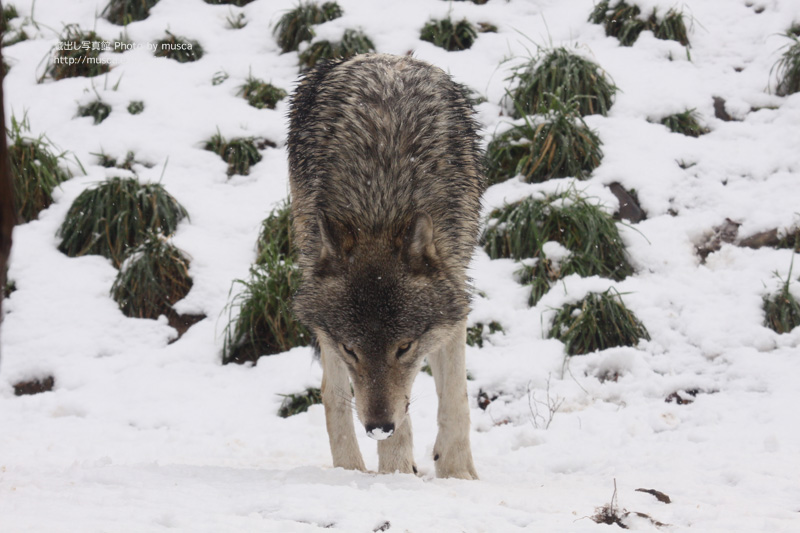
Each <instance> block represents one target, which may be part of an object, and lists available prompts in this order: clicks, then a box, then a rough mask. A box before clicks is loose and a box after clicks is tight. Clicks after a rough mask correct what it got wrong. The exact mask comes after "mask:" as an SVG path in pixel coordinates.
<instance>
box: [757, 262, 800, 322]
mask: <svg viewBox="0 0 800 533" xmlns="http://www.w3.org/2000/svg"><path fill="white" fill-rule="evenodd" d="M791 276H792V273H791V270H790V272H789V275H788V276H787V277H786V280H784V281H783V283H782V284H781V287H780V289H779V290H778V292H776V293H774V294H771V295H767V296H764V304H763V307H764V325H765V326H766V327H768V328H770V329H771V330H773V331H775V332H777V333H789V332H790V331H792V330H793V329H794V328H796V327H797V326H800V303H798V302H797V300H796V299H795V297H794V295H793V294H792V293H791V292H790V291H789V288H790V284H791Z"/></svg>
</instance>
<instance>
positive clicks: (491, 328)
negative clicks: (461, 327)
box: [467, 320, 503, 348]
mask: <svg viewBox="0 0 800 533" xmlns="http://www.w3.org/2000/svg"><path fill="white" fill-rule="evenodd" d="M498 331H503V326H502V325H500V323H499V322H495V321H494V320H493V321H491V322H489V324H484V323H483V322H478V323H477V324H475V325H474V326H470V327H468V328H467V344H468V345H470V346H477V347H478V348H483V340H484V339H485V338H486V336H488V335H491V334H492V333H497V332H498Z"/></svg>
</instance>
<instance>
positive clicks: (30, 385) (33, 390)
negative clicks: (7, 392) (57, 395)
mask: <svg viewBox="0 0 800 533" xmlns="http://www.w3.org/2000/svg"><path fill="white" fill-rule="evenodd" d="M54 385H55V379H53V376H47V377H46V378H42V379H34V380H31V381H20V382H18V383H14V394H16V395H17V396H23V395H25V394H39V393H40V392H48V391H51V390H53V386H54Z"/></svg>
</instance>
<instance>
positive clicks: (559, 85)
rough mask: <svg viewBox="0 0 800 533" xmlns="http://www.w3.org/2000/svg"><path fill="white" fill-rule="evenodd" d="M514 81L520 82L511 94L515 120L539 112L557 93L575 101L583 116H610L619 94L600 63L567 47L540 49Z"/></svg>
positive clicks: (518, 70)
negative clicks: (615, 97) (609, 113)
mask: <svg viewBox="0 0 800 533" xmlns="http://www.w3.org/2000/svg"><path fill="white" fill-rule="evenodd" d="M510 79H511V81H512V82H516V87H515V88H514V89H513V90H512V91H511V93H510V97H511V99H512V101H513V102H514V109H513V114H514V115H513V116H514V117H515V118H521V117H522V116H524V115H530V114H534V113H539V112H540V110H541V109H542V107H545V108H546V107H547V106H548V105H549V99H550V95H553V94H561V95H562V97H563V98H564V99H565V100H570V99H573V98H574V99H575V100H576V101H577V103H578V112H579V113H580V114H581V115H582V116H586V115H594V114H600V115H606V114H608V109H609V108H610V107H611V104H612V103H613V101H614V95H615V94H616V92H617V86H616V85H614V84H613V83H612V82H611V81H609V80H608V78H607V77H606V75H605V73H604V72H603V71H602V70H601V69H600V67H599V66H598V65H597V63H595V62H593V61H591V60H589V59H586V58H584V57H581V56H580V55H578V54H576V53H575V52H573V51H571V50H569V49H567V48H564V47H560V48H552V49H543V50H540V51H539V53H538V54H537V55H536V56H534V57H532V58H531V59H530V61H528V62H527V63H525V64H524V65H521V66H519V67H517V68H515V69H514V71H513V74H512V76H511V78H510Z"/></svg>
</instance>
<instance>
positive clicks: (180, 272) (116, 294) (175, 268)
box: [111, 234, 192, 318]
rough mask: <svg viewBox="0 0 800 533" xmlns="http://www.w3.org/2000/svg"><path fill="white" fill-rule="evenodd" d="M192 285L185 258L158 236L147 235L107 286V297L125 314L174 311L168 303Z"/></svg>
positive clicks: (137, 315)
mask: <svg viewBox="0 0 800 533" xmlns="http://www.w3.org/2000/svg"><path fill="white" fill-rule="evenodd" d="M191 288H192V278H190V277H189V259H188V258H187V257H186V255H184V253H183V252H181V251H180V250H179V249H178V248H176V247H175V246H174V245H172V244H170V243H169V242H168V241H167V240H166V238H164V236H162V235H157V234H151V235H148V236H147V237H146V238H145V240H144V242H142V244H140V245H139V246H137V247H136V248H132V249H131V250H130V251H129V253H128V255H127V257H126V258H125V261H124V262H123V263H122V266H121V267H120V269H119V272H118V273H117V278H116V280H114V284H113V285H112V286H111V297H112V298H114V301H115V302H117V304H119V308H120V310H121V311H122V312H123V313H124V314H125V315H126V316H129V317H134V318H158V317H159V316H161V315H170V314H174V313H175V311H173V309H172V306H173V304H175V302H177V301H179V300H182V299H183V298H184V297H185V296H186V295H187V294H188V293H189V289H191Z"/></svg>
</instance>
